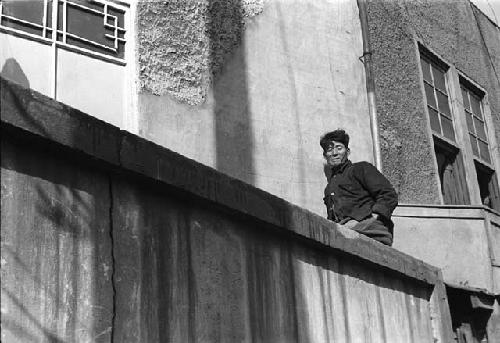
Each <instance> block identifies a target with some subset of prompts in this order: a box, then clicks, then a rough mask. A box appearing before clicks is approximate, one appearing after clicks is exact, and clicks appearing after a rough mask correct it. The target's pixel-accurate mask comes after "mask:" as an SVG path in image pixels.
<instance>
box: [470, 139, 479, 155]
mask: <svg viewBox="0 0 500 343" xmlns="http://www.w3.org/2000/svg"><path fill="white" fill-rule="evenodd" d="M469 138H470V145H471V146H472V153H473V154H474V156H479V152H478V150H477V140H476V137H474V136H473V135H471V134H469Z"/></svg>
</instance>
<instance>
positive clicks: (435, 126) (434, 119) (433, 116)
mask: <svg viewBox="0 0 500 343" xmlns="http://www.w3.org/2000/svg"><path fill="white" fill-rule="evenodd" d="M427 109H428V110H429V120H430V122H431V129H432V130H433V131H435V132H437V133H439V134H441V125H440V124H439V117H438V116H439V114H438V113H437V111H435V110H433V109H432V108H430V107H427Z"/></svg>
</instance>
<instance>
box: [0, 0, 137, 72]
mask: <svg viewBox="0 0 500 343" xmlns="http://www.w3.org/2000/svg"><path fill="white" fill-rule="evenodd" d="M42 1H43V2H44V13H43V19H42V24H41V25H40V24H35V23H32V22H26V23H27V25H30V26H37V27H40V28H42V30H43V33H42V35H41V36H40V35H37V34H34V33H30V32H26V31H24V30H20V29H16V28H12V27H8V26H4V25H2V19H3V18H9V16H7V15H5V14H3V2H2V1H0V32H5V33H10V34H13V35H15V36H19V37H22V38H26V39H30V40H34V41H37V42H39V43H43V44H46V45H52V46H54V49H56V48H61V49H64V50H68V51H72V52H77V53H80V54H83V55H87V56H89V57H93V58H98V59H101V60H104V61H107V62H111V63H115V64H118V65H122V66H125V65H127V60H128V59H129V56H128V55H129V54H130V49H129V48H128V47H127V45H129V42H130V41H131V40H132V39H131V38H132V37H131V34H130V32H129V31H130V30H131V28H132V26H131V20H130V16H131V13H130V12H131V11H130V10H131V7H132V6H131V2H130V0H127V1H125V0H92V1H93V2H95V3H99V4H109V3H111V4H112V6H113V7H115V8H117V9H119V10H121V11H123V12H124V30H125V33H124V37H123V39H124V41H125V47H124V51H123V53H124V57H123V58H119V57H115V56H111V55H107V54H105V53H102V52H99V51H94V50H91V49H88V48H84V47H80V46H77V45H73V44H68V43H67V42H66V40H65V37H66V28H65V25H66V24H65V22H66V20H65V16H63V27H64V28H63V29H58V28H57V26H58V15H59V14H58V5H59V4H63V6H67V3H71V2H72V0H53V2H52V9H51V14H52V16H51V24H50V26H46V21H47V13H48V9H47V6H48V0H42ZM14 20H15V21H18V22H25V21H24V20H22V19H19V18H15V19H14ZM47 31H50V32H51V33H47ZM54 32H55V34H54ZM59 35H62V37H63V40H59V39H57V36H59ZM46 36H47V37H46Z"/></svg>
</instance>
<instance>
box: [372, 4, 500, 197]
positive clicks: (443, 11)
mask: <svg viewBox="0 0 500 343" xmlns="http://www.w3.org/2000/svg"><path fill="white" fill-rule="evenodd" d="M368 13H369V31H370V40H371V45H372V53H373V61H374V75H375V81H376V94H377V105H378V113H379V123H380V127H381V139H382V142H381V145H382V155H383V166H384V172H385V173H386V174H387V175H388V176H389V178H390V179H391V180H392V181H393V183H394V184H395V186H396V187H397V188H398V189H399V192H400V200H401V202H409V203H427V204H432V203H439V185H438V184H437V178H436V175H435V173H436V172H437V171H436V170H435V167H434V164H433V163H434V162H433V159H432V154H431V151H432V150H431V149H432V142H431V139H430V137H429V134H428V133H427V115H426V112H425V104H424V99H423V94H422V90H421V89H420V75H419V60H418V51H417V49H416V44H415V41H416V39H419V40H420V41H422V43H423V44H424V45H425V46H426V47H427V48H430V49H432V51H434V52H435V53H437V54H439V55H440V56H441V57H442V58H443V59H445V61H446V62H447V63H450V64H452V65H454V66H455V67H456V68H457V69H458V70H459V71H461V72H463V73H464V74H465V75H466V76H468V77H469V78H471V79H472V80H473V81H475V82H476V83H478V84H479V85H480V86H481V87H484V88H485V89H486V91H487V92H488V94H489V97H490V105H491V111H492V117H493V119H494V126H495V127H494V128H492V129H494V130H495V131H496V137H497V141H498V138H499V134H500V122H499V113H500V107H499V101H500V100H499V96H498V94H500V83H499V81H498V69H499V67H498V57H494V56H495V52H498V51H499V49H500V39H499V33H498V28H496V27H494V26H492V24H491V23H489V22H488V23H487V22H486V21H487V19H486V18H484V17H482V15H479V16H478V17H479V18H480V19H479V22H480V23H483V24H484V25H483V24H481V27H482V28H483V31H484V33H483V35H481V34H480V31H479V30H478V25H477V24H476V19H475V16H474V13H473V11H472V7H471V5H470V3H469V2H468V1H466V0H461V1H431V0H415V1H410V2H397V1H369V5H368ZM483 38H484V40H485V42H486V45H488V49H489V52H490V56H493V59H494V61H496V62H495V63H494V64H496V74H495V70H493V68H492V66H491V62H490V59H489V57H488V55H487V53H486V50H485V44H484V42H483ZM496 56H498V54H497V55H496ZM466 143H467V144H468V142H466ZM496 152H497V153H498V150H496Z"/></svg>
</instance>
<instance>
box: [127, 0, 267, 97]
mask: <svg viewBox="0 0 500 343" xmlns="http://www.w3.org/2000/svg"><path fill="white" fill-rule="evenodd" d="M263 2H264V0H225V1H223V0H188V1H168V2H160V1H140V2H139V4H138V6H137V26H138V30H137V34H138V36H137V39H138V59H139V65H140V75H139V80H140V87H141V90H142V91H149V92H151V93H152V94H155V95H165V94H169V95H171V96H173V97H174V98H175V99H177V100H179V101H181V102H185V103H187V104H190V105H198V104H200V103H202V102H203V101H205V98H206V95H207V91H208V88H209V86H210V84H211V81H212V80H213V78H215V77H216V76H217V75H218V73H219V72H220V70H221V69H222V66H223V64H224V62H225V60H226V58H227V57H228V55H231V54H232V53H233V52H234V50H235V48H236V47H237V46H239V45H240V44H241V40H242V36H243V31H244V29H245V23H246V22H247V21H248V20H249V19H250V18H252V17H253V16H255V15H258V14H259V13H260V12H261V11H262V9H263Z"/></svg>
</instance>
